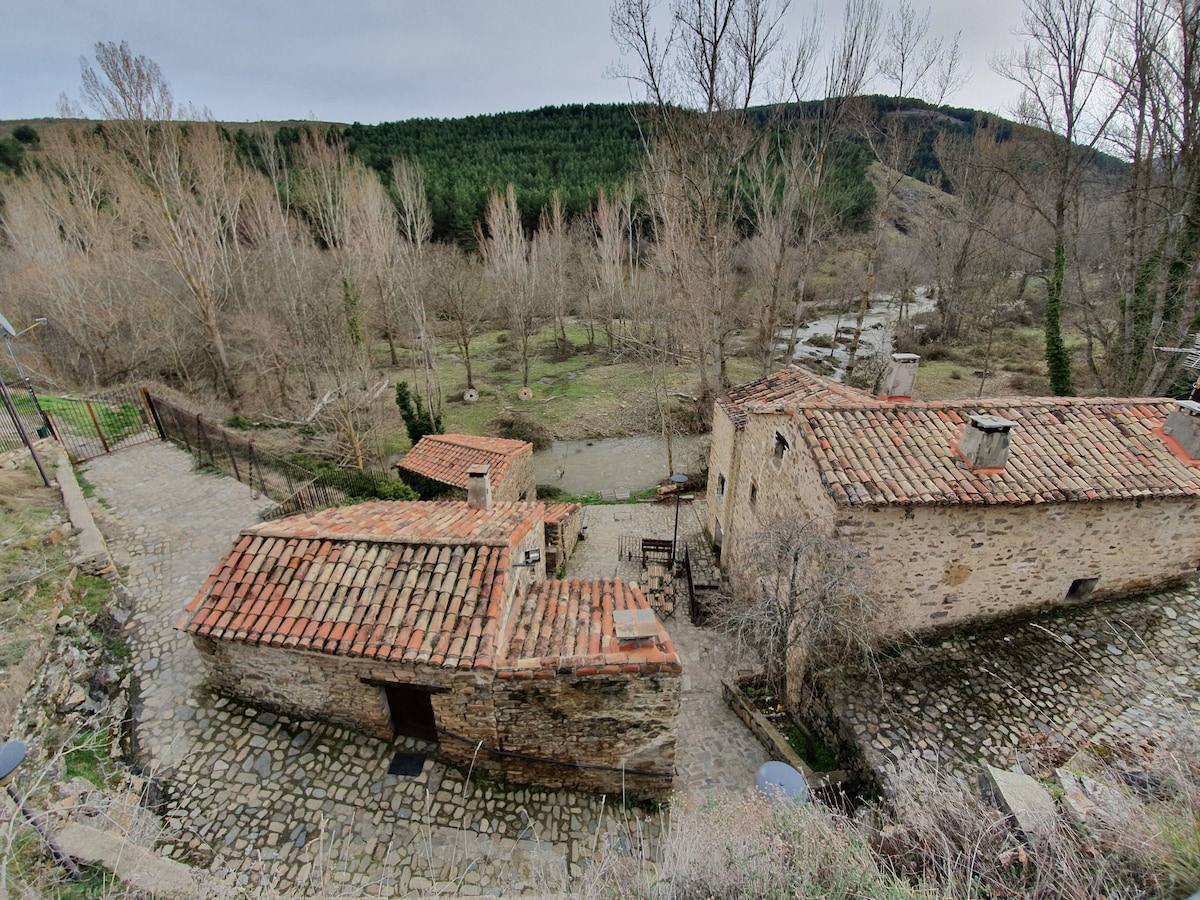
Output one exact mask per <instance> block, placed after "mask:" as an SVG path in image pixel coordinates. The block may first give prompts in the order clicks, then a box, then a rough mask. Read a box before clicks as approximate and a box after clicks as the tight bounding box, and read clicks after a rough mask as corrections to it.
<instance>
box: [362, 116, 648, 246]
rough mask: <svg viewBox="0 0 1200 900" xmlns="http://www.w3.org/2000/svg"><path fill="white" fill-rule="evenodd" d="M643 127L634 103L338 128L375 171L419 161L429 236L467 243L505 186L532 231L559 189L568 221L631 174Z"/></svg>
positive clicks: (639, 153) (638, 157)
mask: <svg viewBox="0 0 1200 900" xmlns="http://www.w3.org/2000/svg"><path fill="white" fill-rule="evenodd" d="M640 129H641V125H640V124H639V110H638V109H637V108H636V107H631V106H623V105H595V104H593V105H587V106H582V105H575V106H552V107H546V108H544V109H539V110H534V111H532V112H519V113H504V114H501V115H495V116H471V117H468V118H465V119H409V120H407V121H404V122H388V123H384V124H381V125H358V124H355V125H351V126H349V127H348V128H347V129H346V130H345V132H344V134H345V137H346V139H347V141H348V145H349V149H350V151H351V152H353V153H354V154H355V155H356V156H357V157H358V158H359V159H361V160H362V161H363V162H365V163H366V164H367V165H369V166H371V167H372V168H374V169H377V170H378V171H380V172H385V173H386V172H389V171H391V167H392V160H393V159H397V158H409V159H416V160H419V161H420V163H421V167H422V168H423V169H424V170H425V183H426V189H427V191H428V195H429V205H430V208H431V209H432V212H433V221H434V235H435V237H437V238H440V239H450V240H454V241H457V242H459V243H462V244H466V245H473V244H474V228H475V222H476V221H478V220H479V219H481V218H482V216H483V206H484V202H485V201H486V199H487V194H488V192H489V191H494V190H502V189H503V188H504V187H505V185H507V184H509V183H511V184H512V185H513V186H514V187H515V188H516V192H517V201H518V203H519V204H520V206H521V209H522V210H523V212H524V217H525V226H526V228H527V229H529V230H530V231H532V230H533V229H534V228H535V227H536V226H537V219H538V213H539V211H540V210H541V209H543V208H545V207H547V206H549V204H550V198H551V196H552V195H553V193H554V192H555V191H558V192H559V193H560V195H561V196H562V203H563V208H564V210H565V212H566V214H567V215H568V217H570V218H574V217H575V216H578V215H580V214H582V213H586V212H587V211H588V210H590V209H591V207H592V206H593V205H594V204H595V201H596V196H597V194H598V193H599V189H600V188H604V189H605V190H606V191H608V192H609V193H610V194H611V193H613V192H614V191H615V190H616V189H618V188H619V187H620V186H621V184H622V183H623V182H624V181H625V180H626V179H627V178H629V177H631V176H632V175H634V174H635V173H636V172H637V169H638V165H639V164H640V162H641V157H642V154H643V152H644V149H643V143H642V135H641V130H640Z"/></svg>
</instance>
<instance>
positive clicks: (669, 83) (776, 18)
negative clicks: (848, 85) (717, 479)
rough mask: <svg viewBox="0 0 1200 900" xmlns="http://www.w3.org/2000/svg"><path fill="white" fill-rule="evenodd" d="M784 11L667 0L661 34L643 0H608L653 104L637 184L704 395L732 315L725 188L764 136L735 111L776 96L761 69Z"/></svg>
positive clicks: (715, 378)
mask: <svg viewBox="0 0 1200 900" xmlns="http://www.w3.org/2000/svg"><path fill="white" fill-rule="evenodd" d="M787 7H788V0H781V2H778V3H775V2H770V0H676V2H674V3H673V4H672V5H671V10H670V12H671V18H670V25H669V27H668V29H667V31H666V33H665V35H661V36H660V33H659V31H658V29H657V28H656V26H655V24H654V21H653V18H654V17H653V12H654V3H653V2H652V0H617V2H615V3H614V4H613V6H612V8H611V21H612V29H613V36H614V38H615V39H616V41H617V44H618V46H619V47H620V48H621V50H622V52H623V53H625V54H626V55H627V56H629V57H631V58H632V60H633V66H632V68H630V69H629V70H627V71H625V72H624V73H623V74H624V75H625V76H626V77H627V78H629V79H630V80H631V81H632V82H634V83H637V84H639V85H641V86H642V87H643V88H644V90H645V94H646V97H647V100H648V101H649V102H650V103H651V104H652V106H653V108H654V110H655V114H654V117H653V119H652V121H651V123H650V132H649V140H648V146H647V150H648V153H647V162H646V168H647V175H646V178H645V184H646V186H647V189H648V190H649V191H650V192H651V193H652V200H651V205H652V207H653V209H654V210H655V213H656V228H657V229H658V231H657V233H656V235H655V242H656V244H657V245H660V246H661V247H662V249H661V250H660V251H659V252H658V254H657V255H658V257H659V267H660V269H661V271H663V272H664V274H666V275H667V276H668V281H667V284H669V286H670V290H671V294H672V298H673V299H674V300H676V301H677V303H678V304H679V305H680V306H681V307H682V308H683V309H684V310H687V311H688V312H689V313H690V315H691V318H692V322H693V326H694V327H693V328H691V329H690V330H691V331H692V333H693V334H694V335H695V338H696V340H697V345H698V346H697V351H698V352H697V361H698V372H699V377H700V389H701V393H702V395H703V396H704V397H705V398H708V397H711V396H712V395H713V394H714V393H715V392H716V391H717V390H719V389H721V388H722V387H724V385H725V383H726V380H727V379H726V374H725V342H726V340H727V337H728V335H729V333H730V331H731V330H732V327H733V324H734V322H735V319H736V314H735V301H736V294H735V291H734V279H733V277H732V269H733V253H732V248H733V243H734V237H735V235H736V227H735V223H736V222H737V221H738V219H739V214H740V204H739V191H738V190H737V189H736V187H735V183H736V181H737V178H738V175H739V172H740V168H741V165H742V163H743V162H744V161H745V160H746V159H747V156H748V154H749V153H750V152H751V151H752V149H753V148H754V146H755V144H756V143H757V141H758V140H760V139H761V138H762V135H763V132H762V130H761V129H759V128H756V127H753V126H752V125H751V124H750V123H749V122H748V121H747V117H746V110H747V109H748V107H749V106H750V105H751V104H752V103H753V102H756V101H760V100H762V99H766V98H768V97H770V96H771V95H772V90H771V89H772V88H774V89H775V91H776V92H777V91H778V88H779V84H778V81H777V80H773V79H771V78H769V77H768V75H769V70H770V67H771V63H772V62H773V61H774V60H776V59H778V58H779V56H780V55H781V53H782V39H783V25H782V21H783V16H784V14H785V13H786V11H787ZM773 81H774V83H773ZM664 217H667V218H664Z"/></svg>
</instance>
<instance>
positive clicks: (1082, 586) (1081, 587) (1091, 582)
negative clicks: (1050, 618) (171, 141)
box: [1067, 578, 1100, 603]
mask: <svg viewBox="0 0 1200 900" xmlns="http://www.w3.org/2000/svg"><path fill="white" fill-rule="evenodd" d="M1099 580H1100V579H1099V578H1076V579H1075V580H1074V581H1072V582H1071V587H1070V589H1069V590H1068V591H1067V600H1068V601H1071V602H1076V603H1078V602H1082V601H1084V600H1086V599H1087V598H1088V597H1090V596H1092V591H1093V590H1095V588H1096V582H1098V581H1099Z"/></svg>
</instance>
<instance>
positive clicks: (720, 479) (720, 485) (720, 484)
mask: <svg viewBox="0 0 1200 900" xmlns="http://www.w3.org/2000/svg"><path fill="white" fill-rule="evenodd" d="M717 496H718V497H724V496H725V476H724V475H722V474H721V473H720V472H718V473H717Z"/></svg>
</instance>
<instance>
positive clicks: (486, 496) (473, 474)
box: [467, 464, 492, 509]
mask: <svg viewBox="0 0 1200 900" xmlns="http://www.w3.org/2000/svg"><path fill="white" fill-rule="evenodd" d="M489 468H490V467H489V466H487V465H486V464H480V465H476V466H471V468H469V469H467V506H469V507H471V508H472V509H491V508H492V479H491V477H490V476H489V475H488V469H489Z"/></svg>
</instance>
